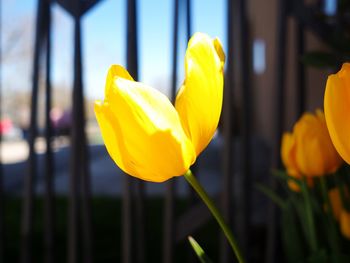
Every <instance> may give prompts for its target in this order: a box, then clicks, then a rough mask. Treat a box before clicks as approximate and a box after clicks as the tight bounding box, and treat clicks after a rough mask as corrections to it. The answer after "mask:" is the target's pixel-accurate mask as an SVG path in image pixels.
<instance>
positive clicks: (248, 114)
mask: <svg viewBox="0 0 350 263" xmlns="http://www.w3.org/2000/svg"><path fill="white" fill-rule="evenodd" d="M98 2H99V1H92V0H91V1H89V0H74V1H73V0H72V1H68V0H57V3H58V4H60V5H61V6H62V7H63V8H64V9H66V10H67V11H68V12H69V13H70V15H71V16H72V17H74V32H75V33H74V85H73V93H72V98H73V105H72V109H73V119H74V122H73V127H72V131H71V153H72V154H71V157H70V164H69V165H70V167H71V173H70V180H69V212H68V214H69V220H68V229H67V248H68V250H67V251H68V253H67V262H70V263H75V262H87V263H88V262H94V255H93V247H94V242H93V241H94V238H93V233H94V231H93V226H92V218H91V216H92V211H91V185H90V184H91V183H90V173H89V168H88V167H89V165H88V164H89V156H88V151H87V138H86V135H85V129H84V127H85V116H84V99H83V98H84V94H83V84H82V74H83V72H82V54H81V18H82V16H83V15H84V13H85V12H86V11H88V10H89V9H90V8H94V5H95V4H96V3H98ZM52 3H53V1H51V0H38V6H37V16H36V31H35V45H34V57H33V65H32V66H33V81H32V96H31V115H30V128H29V138H28V145H29V159H28V170H27V173H26V175H25V177H24V180H25V181H24V196H23V207H22V227H21V251H20V253H21V262H22V263H30V262H36V260H35V255H33V249H32V240H33V224H34V215H33V211H34V204H35V202H34V197H35V192H34V183H35V180H36V174H37V172H38V169H45V184H46V190H45V196H44V209H43V211H44V214H43V219H44V221H43V222H44V225H43V228H44V233H45V236H44V251H43V253H44V254H45V256H44V259H45V262H47V263H49V262H55V261H56V260H55V249H54V248H55V245H56V244H55V242H56V241H55V236H54V226H55V207H54V205H55V202H54V197H55V193H54V187H53V178H54V176H55V174H54V163H53V152H52V147H51V141H52V137H53V131H52V127H51V124H50V116H49V113H50V109H51V100H52V98H51V78H50V75H51V46H52V45H51V11H50V5H51V4H52ZM247 4H248V3H247V1H244V0H227V3H226V9H227V22H226V30H227V31H226V33H227V41H228V42H227V47H228V52H227V68H226V79H225V94H224V109H223V113H222V123H223V125H222V134H223V137H224V140H225V143H224V149H223V160H222V161H223V162H222V163H223V176H222V178H220V180H222V182H221V185H222V189H221V193H220V196H216V201H217V202H218V203H219V204H220V207H221V209H222V211H223V214H224V216H225V218H226V220H227V221H228V222H229V223H230V225H231V226H233V228H234V229H235V230H236V231H237V234H238V236H239V240H240V244H241V246H242V248H243V251H244V252H245V253H248V248H249V242H248V241H249V240H250V239H251V238H253V237H254V233H252V225H251V210H252V200H251V193H252V191H253V187H252V163H251V158H250V157H251V155H252V152H251V151H252V148H251V146H250V145H251V139H252V121H251V120H252V114H253V113H252V107H253V103H254V101H252V93H253V91H252V84H251V78H250V72H251V63H250V58H251V52H250V48H248V47H249V45H250V42H249V41H250V40H249V26H248V20H247ZM137 7H138V5H137V0H127V10H126V13H127V22H126V27H127V30H126V31H127V35H126V38H125V39H126V47H127V50H126V58H127V60H126V61H127V68H128V70H129V72H130V74H131V75H132V76H133V77H134V78H135V79H138V35H137V32H138V30H137V18H138V14H137V11H138V10H137ZM172 11H173V16H172V18H171V19H172V21H173V22H172V26H173V28H172V32H173V35H172V57H171V58H170V59H171V61H172V81H171V87H172V98H173V99H174V97H175V92H176V78H177V75H178V69H177V63H176V61H177V58H178V53H179V52H178V42H179V19H180V16H179V14H180V12H185V14H186V16H185V24H186V38H187V39H188V38H189V37H190V35H191V33H192V25H191V14H192V10H191V1H190V0H174V1H173V9H172ZM311 11H312V10H311V9H310V7H308V6H306V5H305V3H304V1H301V0H294V1H286V0H279V1H278V12H277V13H278V18H277V43H276V62H275V63H276V64H275V65H276V74H275V88H274V91H275V93H274V94H271V96H273V97H274V98H275V99H274V100H273V101H275V105H274V107H275V116H271V118H272V119H273V120H274V131H275V134H274V138H275V139H274V144H273V166H274V167H280V166H281V163H280V159H279V147H280V138H281V135H282V132H283V130H284V117H285V111H284V107H285V99H286V94H285V79H286V76H285V72H286V63H287V61H286V44H287V43H286V36H287V33H288V28H287V17H289V16H293V17H294V18H295V19H296V21H298V26H297V39H296V40H297V45H296V46H297V52H298V54H299V55H301V54H303V52H304V30H305V28H308V29H309V30H312V31H313V32H315V33H316V34H317V35H318V36H319V37H320V38H321V39H322V40H323V41H325V42H327V33H326V31H325V28H326V27H322V26H321V25H319V24H317V23H315V22H314V21H313V20H312V17H313V14H312V12H311ZM184 39H185V38H184ZM236 57H239V60H238V61H235V59H236ZM40 74H43V76H45V87H46V90H45V94H46V104H45V116H46V128H45V139H46V146H47V150H46V153H45V167H38V166H37V161H36V156H37V155H36V152H35V147H34V143H35V139H36V138H37V136H38V129H37V126H38V124H37V123H38V117H37V116H38V86H39V77H40ZM236 77H237V78H238V80H237V79H236ZM234 90H240V91H241V94H242V111H241V116H240V117H239V121H238V120H235V119H234V118H235V116H236V115H235V114H234V108H235V105H234V103H235V99H234V96H235V95H234V94H235V92H234ZM295 92H296V93H297V97H298V100H297V115H300V114H301V113H302V112H303V111H304V109H305V103H306V102H305V92H306V86H305V69H304V66H303V64H301V63H298V64H297V88H296V89H295ZM237 123H238V124H239V126H240V127H241V132H240V134H239V136H240V138H241V145H240V155H241V161H242V164H241V165H242V166H241V167H242V171H241V173H240V176H241V178H240V184H241V185H240V187H241V189H242V194H241V196H240V198H239V202H240V203H241V207H243V209H242V210H240V211H239V213H238V214H237V213H235V211H233V209H232V208H233V207H234V204H233V199H232V192H233V189H232V185H233V180H234V174H235V173H234V169H235V167H234V165H233V162H232V160H233V159H235V158H236V157H235V156H234V153H235V152H234V150H233V146H232V145H233V140H234V136H236V135H237V134H235V133H236V127H234V126H235V124H237ZM175 188H176V184H175V181H174V180H169V182H167V184H166V189H167V190H166V195H165V202H164V218H163V220H164V229H163V248H162V254H163V262H165V263H171V262H174V260H173V258H174V253H175V251H174V247H175V244H176V243H177V242H179V241H181V240H183V239H185V238H186V237H187V235H189V234H191V233H193V232H194V231H195V230H197V229H199V228H200V227H201V226H202V225H203V224H204V223H206V222H207V221H208V220H209V219H210V214H209V212H208V211H207V210H206V207H204V205H203V204H201V203H198V202H197V201H196V199H195V198H194V194H193V193H192V194H190V195H189V198H190V199H191V200H192V201H191V202H190V207H189V208H188V211H187V212H185V213H184V214H182V215H181V216H180V217H176V216H175V200H176V196H175V192H176V191H175ZM146 198H147V197H146V194H145V188H144V184H143V182H142V181H140V180H137V179H134V178H131V177H129V176H125V178H124V185H123V197H122V233H121V235H122V246H123V247H122V259H121V261H122V262H124V263H129V262H140V263H142V262H145V261H146V256H145V255H146V252H147V244H146V243H145V237H146V235H147V233H146V226H145V223H144V222H145V204H144V203H145V200H146ZM4 202H5V195H4V190H3V183H2V173H1V174H0V262H4V254H5V253H6V251H4V244H5V242H6V240H5V235H4V231H5V229H6V226H5V225H4V220H3V219H4V217H5V213H6V210H4ZM233 213H235V216H233ZM194 218H196V220H194ZM266 222H268V224H267V225H266V228H267V232H266V243H264V244H261V245H262V246H263V247H264V249H263V250H264V251H265V252H266V254H265V255H261V258H265V259H264V260H263V259H261V261H265V262H276V261H278V260H277V258H276V253H277V251H276V246H277V243H278V242H277V241H278V235H277V231H276V229H277V225H278V224H277V211H276V210H275V208H274V207H273V206H272V205H270V207H269V209H268V213H267V219H266ZM237 226H239V227H237ZM136 233H137V236H136ZM219 248H220V249H219ZM218 249H219V251H220V258H221V262H232V261H233V255H232V254H231V252H230V249H229V247H228V245H227V243H226V240H225V238H224V237H223V236H222V237H221V239H220V244H218ZM189 260H190V261H191V259H190V257H189ZM192 260H193V258H192Z"/></svg>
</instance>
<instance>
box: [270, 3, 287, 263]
mask: <svg viewBox="0 0 350 263" xmlns="http://www.w3.org/2000/svg"><path fill="white" fill-rule="evenodd" d="M278 4H279V6H278V17H277V47H276V52H277V53H276V64H275V67H276V97H275V101H276V111H275V112H276V116H275V118H274V119H275V120H276V122H275V141H274V153H273V165H274V166H275V167H277V168H280V167H281V166H282V163H281V158H280V154H279V153H280V146H281V138H282V133H283V127H284V116H285V109H284V103H285V65H286V61H285V54H286V34H287V31H286V30H287V12H288V5H287V1H286V0H279V2H278ZM271 178H272V177H271ZM271 187H272V188H274V189H276V188H277V186H276V183H275V181H274V180H273V179H271ZM267 222H268V226H267V227H268V229H267V240H266V255H265V262H268V263H270V262H271V263H273V262H277V261H276V258H277V257H276V247H277V226H278V224H277V211H276V207H275V205H274V204H272V203H271V204H270V205H269V207H268V218H267Z"/></svg>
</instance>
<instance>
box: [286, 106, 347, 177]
mask: <svg viewBox="0 0 350 263" xmlns="http://www.w3.org/2000/svg"><path fill="white" fill-rule="evenodd" d="M281 157H282V161H283V163H284V165H285V167H286V169H287V172H288V173H289V174H290V175H292V176H294V177H296V178H300V177H301V176H307V177H315V176H322V175H325V174H329V173H332V172H335V171H336V170H337V169H338V167H339V166H340V165H341V163H342V160H341V158H340V157H339V155H338V153H337V152H336V150H335V149H334V146H333V144H332V141H331V139H330V137H329V133H328V130H327V126H326V122H325V117H324V114H323V112H322V111H321V110H316V114H311V113H304V114H303V116H302V117H301V118H300V119H299V120H298V121H297V123H296V124H295V125H294V128H293V133H285V134H284V135H283V138H282V147H281Z"/></svg>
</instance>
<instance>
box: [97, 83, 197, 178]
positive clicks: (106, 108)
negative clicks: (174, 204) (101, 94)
mask: <svg viewBox="0 0 350 263" xmlns="http://www.w3.org/2000/svg"><path fill="white" fill-rule="evenodd" d="M110 85H111V87H107V89H108V93H107V94H106V99H105V102H104V103H103V104H101V103H100V104H99V103H97V104H96V106H95V112H96V116H97V120H98V123H99V125H100V128H101V131H102V136H103V140H104V142H105V145H106V147H107V150H108V152H109V154H110V155H111V157H112V159H113V160H114V161H115V162H116V163H117V165H118V166H119V167H120V168H121V169H122V170H123V171H124V172H126V173H128V174H130V175H132V176H135V177H138V178H140V179H143V180H147V181H152V182H163V181H165V180H167V179H169V178H171V177H173V176H179V175H182V174H183V173H185V172H186V171H187V170H188V169H189V167H190V165H191V164H193V163H194V161H195V158H196V156H195V152H194V149H193V145H192V143H191V142H190V140H189V139H188V138H187V136H186V135H185V133H184V131H183V129H182V126H181V122H180V119H179V116H178V114H177V112H176V110H175V108H174V107H173V106H172V104H171V102H170V101H169V100H168V98H167V97H166V96H164V95H163V94H161V93H160V92H159V91H157V90H155V89H153V88H151V87H147V86H145V85H143V84H141V83H138V82H134V81H130V80H127V79H125V78H120V77H115V78H114V81H112V82H111V84H110Z"/></svg>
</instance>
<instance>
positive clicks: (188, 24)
mask: <svg viewBox="0 0 350 263" xmlns="http://www.w3.org/2000/svg"><path fill="white" fill-rule="evenodd" d="M191 7H192V5H191V0H186V29H187V30H186V33H187V41H188V40H190V38H191V35H192V19H191V18H192V17H191V16H192V8H191Z"/></svg>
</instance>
